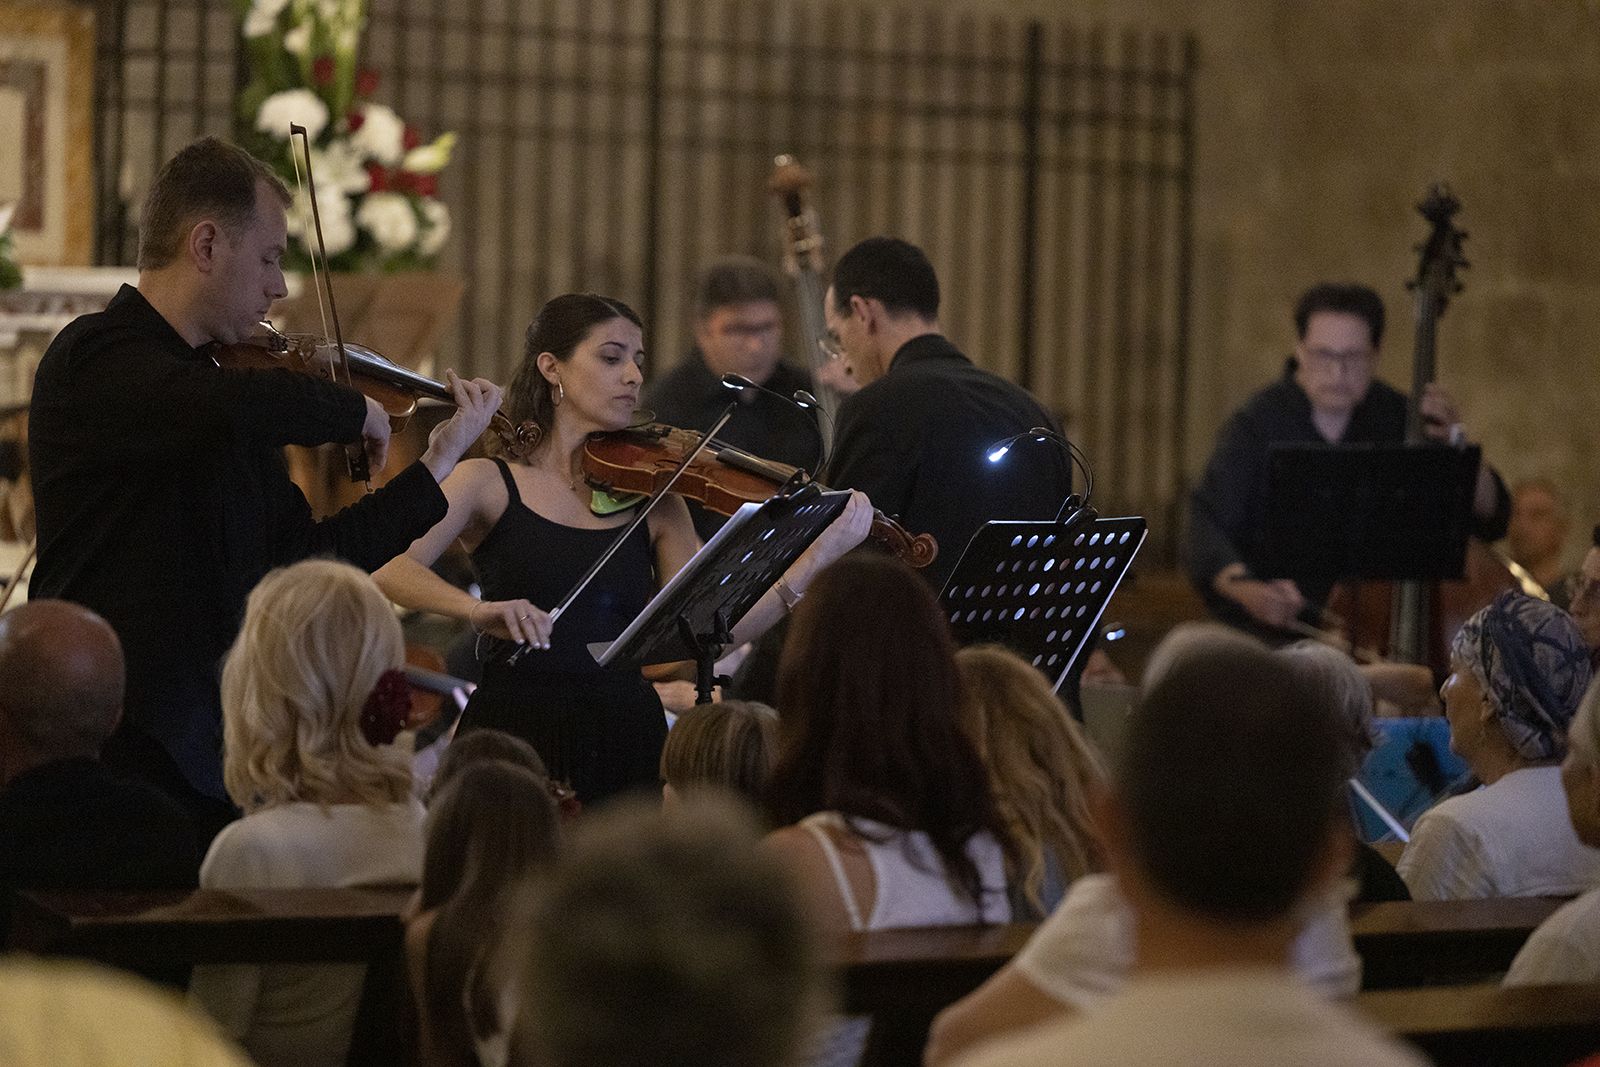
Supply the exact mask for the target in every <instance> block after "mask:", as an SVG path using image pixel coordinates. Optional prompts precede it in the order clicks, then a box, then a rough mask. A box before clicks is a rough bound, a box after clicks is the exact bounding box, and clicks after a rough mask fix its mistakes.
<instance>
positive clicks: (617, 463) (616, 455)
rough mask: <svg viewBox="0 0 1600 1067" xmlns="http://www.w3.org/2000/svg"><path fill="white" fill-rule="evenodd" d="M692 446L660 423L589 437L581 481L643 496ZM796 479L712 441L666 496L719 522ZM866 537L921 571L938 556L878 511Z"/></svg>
mask: <svg viewBox="0 0 1600 1067" xmlns="http://www.w3.org/2000/svg"><path fill="white" fill-rule="evenodd" d="M699 441H700V435H699V434H697V433H695V432H694V431H692V430H681V429H678V428H677V427H675V426H666V425H662V424H660V423H651V424H648V425H645V426H637V427H629V428H628V429H625V430H613V431H609V432H606V433H598V434H591V435H590V437H589V439H588V440H587V441H585V442H584V445H583V475H584V479H585V480H586V481H587V482H588V483H589V484H590V485H591V486H593V487H594V488H596V489H600V490H602V491H604V492H609V493H619V494H634V493H636V494H641V495H646V496H648V495H649V494H651V493H654V492H656V491H657V490H658V489H660V488H661V486H663V485H664V484H666V481H667V479H668V478H670V477H671V476H672V472H673V471H674V470H676V469H677V468H678V464H680V463H682V462H683V458H684V457H685V456H687V455H688V454H689V453H690V452H692V451H693V450H694V447H695V445H696V444H698V443H699ZM800 480H804V472H803V471H802V470H801V469H800V468H799V467H791V466H789V465H788V464H786V463H775V462H773V461H772V460H768V459H762V458H761V457H760V456H754V455H751V454H750V453H748V452H745V451H742V450H740V449H737V448H734V447H732V446H731V445H727V444H723V443H722V442H720V441H715V440H713V441H712V442H711V443H710V444H709V445H707V446H706V448H705V451H703V452H702V453H701V454H700V456H699V457H698V458H697V459H696V460H695V461H694V462H693V463H691V464H690V465H689V467H688V469H686V470H685V471H684V472H683V475H682V477H680V478H679V479H678V481H677V482H676V484H674V485H673V487H672V491H673V492H675V493H677V494H679V495H680V496H682V497H685V498H686V499H689V500H694V501H696V502H698V503H699V504H701V505H702V506H704V507H705V508H707V509H709V510H711V511H714V512H716V513H717V514H719V515H732V514H733V513H734V512H735V511H737V510H739V508H740V507H742V506H743V505H745V504H759V503H761V502H762V501H764V500H767V499H768V498H770V497H771V496H772V495H773V494H774V493H775V492H777V491H778V490H779V489H782V488H783V487H784V486H787V485H792V484H795V483H796V482H797V481H800ZM818 488H819V489H824V488H826V487H825V486H820V485H819V486H818ZM867 536H868V537H870V538H871V539H872V540H874V541H876V542H878V543H879V544H880V545H882V546H883V547H884V548H887V549H888V550H889V551H890V552H892V553H894V554H895V555H896V556H898V557H899V558H900V559H902V560H904V561H905V562H907V563H909V564H911V566H913V567H926V566H927V565H928V564H930V563H932V562H933V560H934V557H935V556H937V555H938V554H939V544H938V542H937V541H935V540H934V539H933V536H932V535H931V534H925V533H922V534H915V535H913V534H911V533H910V532H908V531H907V530H906V528H905V527H903V526H901V525H900V524H899V523H898V522H895V521H894V520H893V519H891V518H889V517H888V516H887V515H885V514H883V512H881V511H876V510H875V511H873V513H872V531H871V532H870V533H869V534H868V535H867Z"/></svg>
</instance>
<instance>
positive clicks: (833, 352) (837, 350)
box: [817, 333, 844, 359]
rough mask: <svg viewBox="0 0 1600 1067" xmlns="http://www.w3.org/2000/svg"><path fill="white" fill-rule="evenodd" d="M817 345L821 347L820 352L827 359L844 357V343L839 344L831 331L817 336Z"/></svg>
mask: <svg viewBox="0 0 1600 1067" xmlns="http://www.w3.org/2000/svg"><path fill="white" fill-rule="evenodd" d="M817 347H818V348H819V349H821V350H822V354H823V355H825V356H827V357H828V358H829V359H843V358H844V345H842V344H840V343H839V339H838V338H837V337H835V336H833V334H831V333H830V334H825V335H824V336H822V337H819V338H817Z"/></svg>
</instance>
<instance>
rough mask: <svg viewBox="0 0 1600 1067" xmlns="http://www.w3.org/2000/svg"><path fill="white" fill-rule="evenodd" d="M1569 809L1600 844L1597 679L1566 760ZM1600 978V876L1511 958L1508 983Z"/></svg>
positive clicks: (1587, 840) (1593, 844) (1586, 837)
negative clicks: (1599, 879)
mask: <svg viewBox="0 0 1600 1067" xmlns="http://www.w3.org/2000/svg"><path fill="white" fill-rule="evenodd" d="M1561 787H1562V791H1563V792H1564V793H1566V797H1567V815H1568V817H1569V818H1570V819H1571V820H1572V829H1573V830H1574V831H1575V832H1576V833H1577V835H1578V840H1579V841H1582V842H1583V843H1584V844H1585V845H1587V846H1588V847H1589V848H1591V849H1596V850H1600V685H1595V684H1591V685H1590V686H1589V691H1588V692H1587V693H1586V694H1585V695H1584V698H1583V700H1582V702H1581V703H1579V705H1578V713H1577V714H1576V715H1574V716H1573V718H1572V726H1571V727H1570V728H1569V729H1568V730H1567V758H1566V760H1565V761H1563V762H1562V764H1561ZM1578 982H1600V882H1597V883H1594V884H1593V885H1591V886H1590V887H1589V888H1588V890H1587V891H1586V892H1585V893H1584V894H1583V895H1582V896H1581V897H1579V898H1578V899H1576V900H1574V901H1571V902H1570V903H1567V904H1564V905H1562V906H1561V909H1560V910H1559V911H1557V912H1556V913H1555V914H1553V915H1551V916H1550V918H1548V919H1546V920H1545V921H1544V922H1542V923H1540V924H1539V928H1538V929H1537V930H1535V931H1534V932H1533V935H1532V936H1531V937H1529V938H1528V941H1527V943H1526V944H1524V945H1523V946H1522V950H1521V951H1520V952H1518V953H1517V958H1516V959H1514V960H1512V961H1511V970H1510V971H1509V972H1508V973H1507V974H1506V980H1505V984H1506V985H1567V984H1573V983H1578Z"/></svg>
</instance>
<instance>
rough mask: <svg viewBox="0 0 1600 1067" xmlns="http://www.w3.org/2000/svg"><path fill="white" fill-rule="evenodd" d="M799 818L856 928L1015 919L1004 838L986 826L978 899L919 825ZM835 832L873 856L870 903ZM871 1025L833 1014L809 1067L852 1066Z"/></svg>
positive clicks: (979, 842) (976, 843)
mask: <svg viewBox="0 0 1600 1067" xmlns="http://www.w3.org/2000/svg"><path fill="white" fill-rule="evenodd" d="M799 825H800V826H801V827H802V828H804V829H805V830H806V832H807V833H809V834H811V836H812V837H813V838H814V839H815V840H816V842H817V845H818V847H819V848H821V849H822V853H823V855H824V856H826V857H827V859H828V866H829V868H830V869H831V870H832V871H833V880H834V885H835V886H836V888H837V889H838V891H839V897H840V899H841V900H842V901H843V902H844V907H845V911H846V912H847V913H848V914H849V916H850V928H851V929H852V930H892V929H898V928H901V927H911V926H964V925H967V924H969V923H1003V922H1010V921H1011V902H1010V899H1009V898H1008V896H1007V894H1006V872H1005V856H1004V854H1003V853H1002V852H1001V851H1000V844H999V842H997V841H995V839H994V836H993V835H992V834H990V833H988V832H987V831H985V832H982V833H977V834H973V835H972V837H971V838H969V839H968V840H967V848H966V852H967V856H968V857H969V858H970V859H971V860H972V862H973V864H974V865H975V866H976V867H977V868H978V880H979V882H980V883H981V885H982V887H983V901H982V902H981V903H980V904H978V905H974V904H973V902H972V901H971V900H969V899H966V897H965V896H963V895H959V894H958V891H957V889H956V887H955V885H954V884H953V883H952V882H951V881H950V879H949V878H948V877H947V876H946V875H945V871H944V861H943V860H942V859H940V857H939V853H938V850H937V849H935V848H934V847H933V840H932V839H931V838H930V837H928V835H927V834H925V833H923V832H921V831H907V830H896V829H895V828H894V827H892V826H886V825H884V824H883V823H879V822H874V821H873V820H871V819H850V820H848V821H847V820H846V819H845V818H844V816H842V815H840V814H839V813H838V812H833V811H819V812H816V813H814V814H812V815H808V816H806V817H805V818H804V819H802V820H800V824H799ZM852 826H853V827H854V829H852ZM858 831H859V832H858ZM836 835H837V837H839V838H841V839H842V838H847V837H854V838H856V839H857V840H859V841H860V842H861V846H862V848H863V850H864V851H865V852H866V854H867V859H868V861H869V862H870V863H871V864H872V878H873V885H874V888H875V894H874V897H873V900H872V902H871V903H872V906H871V908H870V909H868V908H866V907H864V906H863V905H864V904H865V902H864V901H858V900H857V899H856V895H855V893H854V891H852V889H851V888H850V879H849V877H848V876H847V875H846V873H845V869H844V861H843V860H842V859H841V858H840V855H839V846H838V843H837V842H836V840H835V837H836ZM870 1026H871V1020H869V1019H868V1018H866V1017H865V1016H855V1017H844V1018H835V1019H833V1020H831V1021H830V1022H829V1023H828V1024H827V1025H826V1026H825V1027H824V1028H823V1030H822V1032H821V1033H820V1034H819V1035H818V1037H817V1040H816V1042H815V1043H814V1046H813V1048H812V1049H811V1050H810V1051H809V1052H808V1053H807V1055H806V1056H805V1063H806V1067H853V1065H854V1064H856V1063H858V1062H859V1061H860V1059H861V1053H862V1050H863V1049H864V1048H865V1047H866V1042H867V1035H868V1032H869V1030H870Z"/></svg>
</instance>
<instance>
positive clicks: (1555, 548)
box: [1506, 478, 1572, 608]
mask: <svg viewBox="0 0 1600 1067" xmlns="http://www.w3.org/2000/svg"><path fill="white" fill-rule="evenodd" d="M1571 527H1572V520H1571V517H1570V516H1569V515H1568V514H1567V500H1566V497H1564V496H1563V495H1562V493H1561V490H1559V489H1557V488H1556V484H1555V483H1554V482H1552V481H1551V480H1550V479H1548V478H1529V479H1527V480H1526V481H1521V482H1518V483H1517V484H1516V485H1514V486H1512V487H1511V522H1510V525H1509V526H1507V527H1506V555H1508V556H1510V557H1511V561H1512V562H1513V563H1515V564H1516V565H1517V566H1519V567H1521V568H1522V569H1523V570H1524V571H1526V572H1527V574H1528V577H1530V578H1532V579H1533V580H1534V581H1536V582H1538V583H1539V586H1540V588H1542V589H1543V590H1544V591H1545V592H1546V593H1549V594H1550V602H1551V603H1552V604H1554V605H1555V606H1556V607H1558V608H1565V607H1566V606H1567V605H1568V604H1569V603H1570V602H1571V600H1572V590H1571V589H1570V588H1568V576H1567V573H1566V568H1565V567H1564V566H1563V557H1564V556H1565V554H1566V547H1567V532H1568V530H1570V529H1571Z"/></svg>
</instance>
